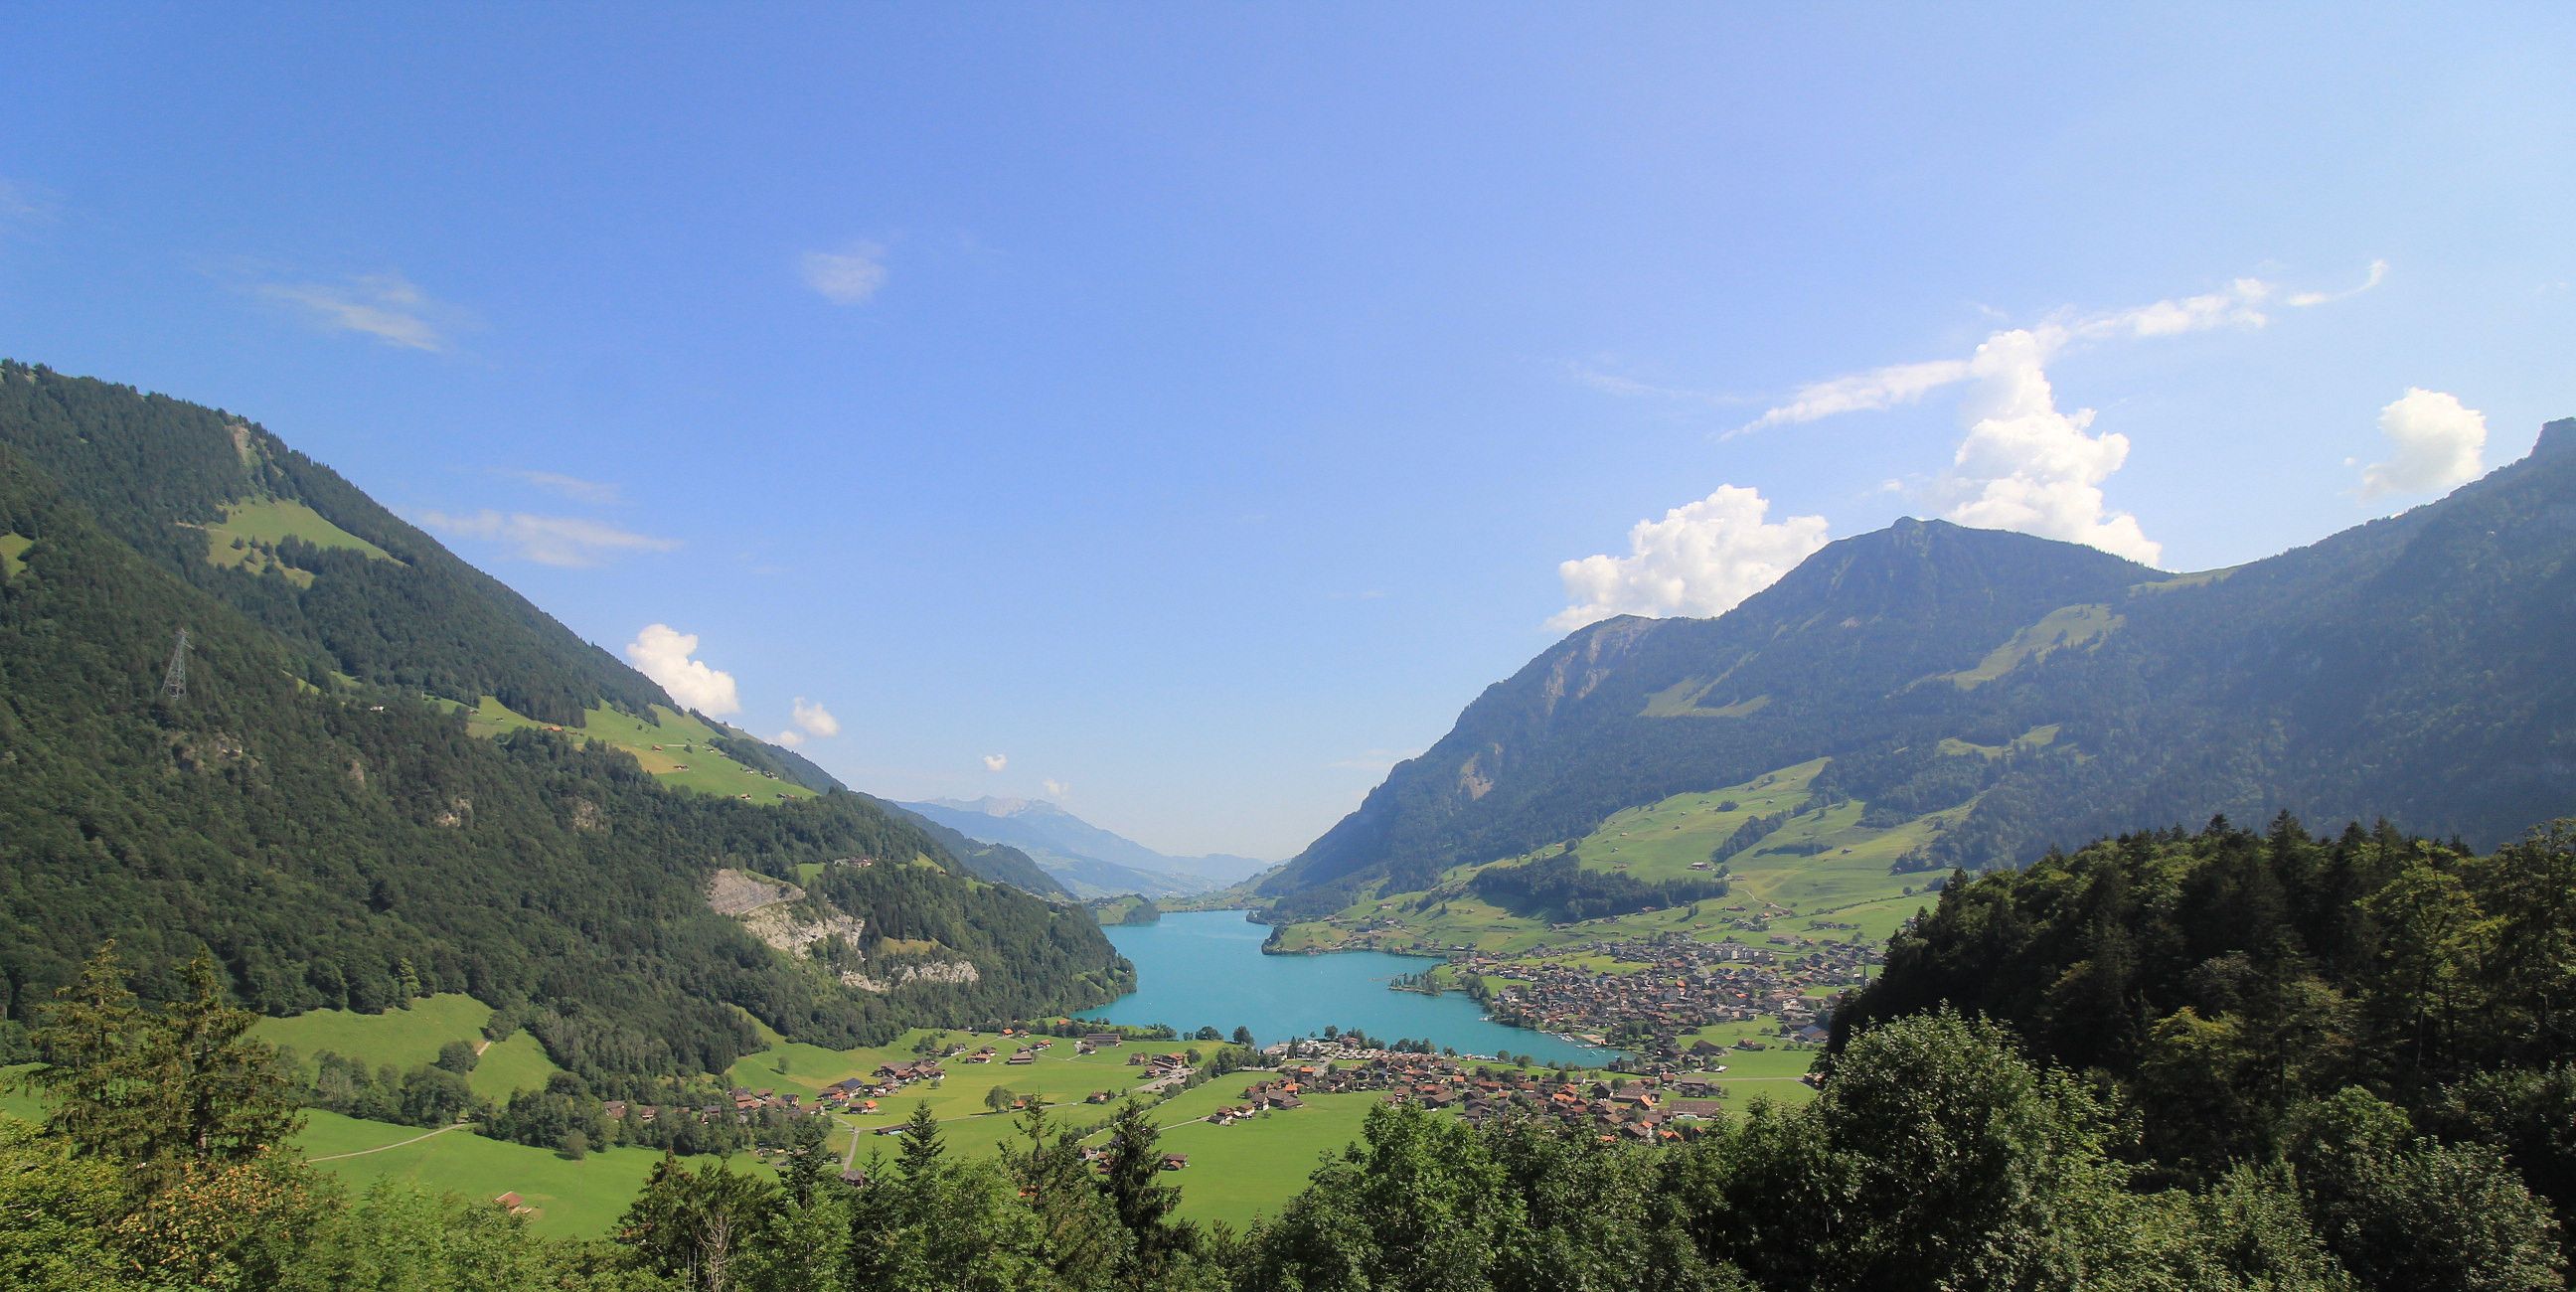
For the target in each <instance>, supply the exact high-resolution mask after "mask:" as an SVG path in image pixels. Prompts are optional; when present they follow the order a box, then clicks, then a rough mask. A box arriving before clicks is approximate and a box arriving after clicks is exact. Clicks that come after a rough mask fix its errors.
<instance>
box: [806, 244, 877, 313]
mask: <svg viewBox="0 0 2576 1292" xmlns="http://www.w3.org/2000/svg"><path fill="white" fill-rule="evenodd" d="M797 268H798V269H799V270H800V271H801V272H802V273H803V274H804V275H805V285H806V286H808V287H811V288H813V289H814V290H815V291H816V292H817V293H818V294H820V295H821V296H822V298H823V299H824V300H827V301H830V302H832V303H833V304H835V305H859V304H864V303H865V302H866V301H867V299H868V298H869V297H871V296H874V295H876V294H877V289H878V288H880V287H883V286H885V280H886V271H885V248H884V247H882V246H879V245H877V244H876V243H873V242H854V243H851V244H850V245H849V246H847V247H844V248H842V249H841V250H839V251H808V252H806V253H805V256H804V258H803V259H802V260H800V261H798V262H797Z"/></svg>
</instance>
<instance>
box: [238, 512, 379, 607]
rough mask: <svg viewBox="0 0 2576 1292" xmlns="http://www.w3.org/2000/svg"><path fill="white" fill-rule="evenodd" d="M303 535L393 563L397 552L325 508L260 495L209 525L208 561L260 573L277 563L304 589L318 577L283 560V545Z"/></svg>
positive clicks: (327, 545) (318, 543)
mask: <svg viewBox="0 0 2576 1292" xmlns="http://www.w3.org/2000/svg"><path fill="white" fill-rule="evenodd" d="M290 538H294V539H301V540H303V541H304V542H307V543H311V544H312V545H313V546H315V547H325V548H341V549H345V550H348V551H353V552H361V553H364V554H365V555H366V556H367V557H368V558H369V559H371V560H378V561H390V560H392V559H394V558H393V554H392V553H390V552H387V551H386V550H385V549H383V548H381V547H378V546H376V545H375V544H373V543H370V542H368V541H367V540H365V539H363V538H360V537H358V536H357V535H355V534H352V533H350V532H349V531H347V530H345V529H342V528H340V527H339V526H337V525H334V524H332V523H331V522H330V521H328V520H326V519H324V518H323V516H322V514H321V513H320V512H317V511H315V510H313V509H312V508H310V507H307V506H305V505H304V504H303V503H300V502H296V501H294V500H293V499H288V498H255V499H251V500H248V501H244V502H236V503H227V504H225V506H224V518H223V519H222V520H220V521H217V522H215V523H214V524H211V525H208V526H206V559H207V560H208V561H211V562H213V563H214V564H216V565H229V566H236V567H239V568H241V569H245V570H248V571H250V572H251V573H253V574H259V573H262V572H264V571H266V570H267V569H268V567H269V566H271V565H275V566H277V567H278V569H279V570H280V572H281V573H283V574H284V575H285V576H286V578H287V579H288V580H289V581H291V582H293V583H294V584H295V585H296V586H298V587H306V588H309V587H311V586H313V575H312V574H311V573H309V572H307V571H304V570H299V569H297V568H295V567H294V566H292V565H288V564H286V563H285V562H283V561H280V560H279V559H278V557H277V545H278V544H279V543H282V542H285V541H286V540H287V539H290Z"/></svg>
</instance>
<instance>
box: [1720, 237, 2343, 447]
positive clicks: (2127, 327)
mask: <svg viewBox="0 0 2576 1292" xmlns="http://www.w3.org/2000/svg"><path fill="white" fill-rule="evenodd" d="M2387 277H2388V262H2387V261H2384V260H2374V261H2372V262H2371V264H2370V271H2369V273H2368V275H2367V276H2366V277H2365V278H2364V280H2363V281H2362V282H2361V283H2360V284H2359V285H2358V286H2355V287H2351V288H2348V289H2346V290H2344V291H2340V292H2314V291H2307V292H2293V293H2290V294H2288V295H2286V296H2284V295H2283V294H2282V293H2281V290H2280V288H2279V286H2278V285H2276V284H2274V283H2271V282H2269V281H2266V280H2264V279H2260V278H2239V279H2237V280H2235V281H2234V282H2231V283H2229V284H2227V285H2226V286H2225V287H2223V288H2221V289H2219V290H2217V291H2212V292H2203V293H2201V294H2199V295H2195V296H2178V297H2173V298H2170V299H2166V300H2160V301H2152V302H2149V303H2148V304H2145V305H2137V306H2131V307H2129V308H2127V309H2116V310H2106V311H2100V312H2096V313H2089V314H2088V313H2079V312H2076V311H2073V310H2060V311H2058V312H2057V313H2056V314H2055V315H2052V316H2051V317H2049V318H2047V319H2044V320H2042V321H2040V322H2038V323H2034V324H2031V325H2030V326H2027V327H2020V328H2004V329H1999V330H1997V331H1996V332H1994V333H1992V334H1991V335H1989V336H1988V337H1987V338H1986V341H1985V343H1984V344H1981V345H1980V346H1979V347H1978V352H1977V354H1974V355H1970V356H1969V357H1967V358H1964V359H1928V360H1923V361H1920V362H1916V363H1900V364H1891V365H1889V366H1887V367H1883V368H1872V369H1868V370H1866V371H1863V372H1856V373H1849V374H1846V375H1843V376H1839V377H1831V378H1827V379H1825V380H1823V381H1817V382H1811V383H1809V384H1807V385H1804V386H1800V387H1799V388H1798V389H1797V390H1796V391H1794V392H1792V393H1791V395H1790V396H1789V398H1787V399H1785V400H1782V401H1781V402H1779V403H1777V404H1774V405H1773V406H1771V407H1770V408H1768V409H1766V410H1764V412H1763V414H1762V415H1761V416H1760V417H1757V418H1754V419H1753V420H1752V421H1750V422H1747V423H1745V424H1744V425H1742V426H1739V427H1737V428H1735V429H1734V430H1732V431H1729V432H1727V434H1728V435H1729V436H1734V435H1741V434H1743V433H1745V432H1747V431H1757V430H1761V429H1763V428H1765V427H1770V426H1784V425H1794V424H1797V423H1801V422H1813V421H1818V420H1821V419H1823V418H1827V417H1834V416H1838V415H1840V414H1844V413H1862V412H1876V411H1879V410H1882V409H1888V408H1894V407H1897V406H1898V405H1901V404H1911V403H1914V402H1916V401H1918V400H1920V399H1922V398H1923V397H1924V396H1926V395H1928V394H1931V393H1932V392H1933V391H1936V390H1940V389H1942V388H1943V387H1946V386H1953V385H1957V384H1959V383H1961V382H1964V381H1968V380H1970V379H1972V378H1976V377H1979V376H1981V375H1984V374H1983V373H1982V372H1981V370H1980V368H1979V366H1978V360H1979V357H1980V356H1982V355H1985V354H1986V353H1987V352H1988V351H1989V349H1990V348H1992V347H1993V346H1994V344H1995V343H1996V342H1997V341H1998V340H2000V339H2002V338H2005V337H2026V338H2028V340H2027V342H2017V343H2015V346H2016V348H2021V349H2026V350H2029V351H2031V352H2034V353H2036V355H2037V356H2038V358H2039V359H2040V360H2041V361H2042V362H2046V361H2048V360H2050V359H2054V358H2055V357H2057V356H2058V355H2059V354H2061V353H2063V352H2064V351H2066V350H2067V349H2069V348H2071V347H2074V346H2076V345H2079V344H2083V343H2090V342H2104V341H2117V340H2143V339H2148V338H2153V337H2166V336H2180V335H2183V334H2185V333H2189V332H2204V331H2209V330H2211V329H2214V328H2227V327H2235V328H2259V327H2262V326H2264V325H2265V324H2267V323H2269V322H2271V318H2270V316H2269V315H2268V314H2266V313H2265V312H2264V310H2265V307H2266V306H2267V305H2269V304H2271V303H2272V302H2274V301H2279V302H2280V303H2281V304H2282V305H2285V306H2287V307H2289V308H2292V309H2309V308H2313V307H2315V306H2319V305H2330V304H2333V303H2335V302H2337V301H2344V300H2350V299H2351V298H2353V297H2355V296H2358V295H2360V294H2362V293H2363V292H2366V291H2369V290H2370V289H2372V288H2374V287H2377V286H2379V284H2380V283H2381V282H2382V281H2384V280H2386V278H2387Z"/></svg>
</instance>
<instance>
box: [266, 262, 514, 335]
mask: <svg viewBox="0 0 2576 1292" xmlns="http://www.w3.org/2000/svg"><path fill="white" fill-rule="evenodd" d="M253 291H255V292H256V293H257V294H258V295H259V296H260V297H262V298H264V299H266V300H270V301H275V302H277V303H279V304H281V305H285V306H288V307H290V308H292V309H294V310H295V311H296V312H297V313H299V314H301V315H302V316H303V317H304V318H305V320H306V321H307V322H310V323H313V324H315V325H317V326H320V327H322V328H325V329H327V330H330V331H334V332H355V333H357V334H359V335H360V336H367V337H373V338H375V339H376V340H378V341H380V342H383V343H384V344H386V345H390V346H396V347H399V348H402V349H406V350H426V351H428V352H430V353H432V354H436V353H440V352H442V351H445V350H446V349H447V348H448V346H449V343H450V338H451V336H452V335H453V333H454V331H455V328H456V327H457V326H458V325H459V324H460V323H462V321H463V319H464V315H463V313H462V312H461V311H459V310H457V309H456V308H455V307H453V306H450V305H443V304H441V303H439V302H437V301H433V300H431V299H430V298H429V295H428V293H426V292H423V291H422V290H421V289H420V288H419V287H417V286H414V285H413V284H412V281H411V280H410V279H408V278H405V277H403V276H402V275H401V274H399V273H391V272H388V273H381V274H362V275H359V276H357V277H354V278H344V279H341V280H339V281H337V282H269V283H261V284H259V285H258V286H256V287H255V288H253Z"/></svg>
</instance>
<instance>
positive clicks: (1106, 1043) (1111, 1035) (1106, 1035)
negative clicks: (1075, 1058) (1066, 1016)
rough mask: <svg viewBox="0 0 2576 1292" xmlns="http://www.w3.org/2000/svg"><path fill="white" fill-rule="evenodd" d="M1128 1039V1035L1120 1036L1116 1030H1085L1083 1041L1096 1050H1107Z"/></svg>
mask: <svg viewBox="0 0 2576 1292" xmlns="http://www.w3.org/2000/svg"><path fill="white" fill-rule="evenodd" d="M1126 1039H1127V1038H1126V1037H1123V1036H1120V1035H1119V1034H1118V1033H1116V1032H1085V1033H1083V1036H1082V1043H1083V1044H1084V1045H1088V1046H1090V1047H1091V1048H1093V1049H1095V1050H1105V1049H1108V1048H1109V1047H1110V1046H1113V1045H1116V1044H1118V1043H1119V1042H1121V1041H1124V1040H1126Z"/></svg>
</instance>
